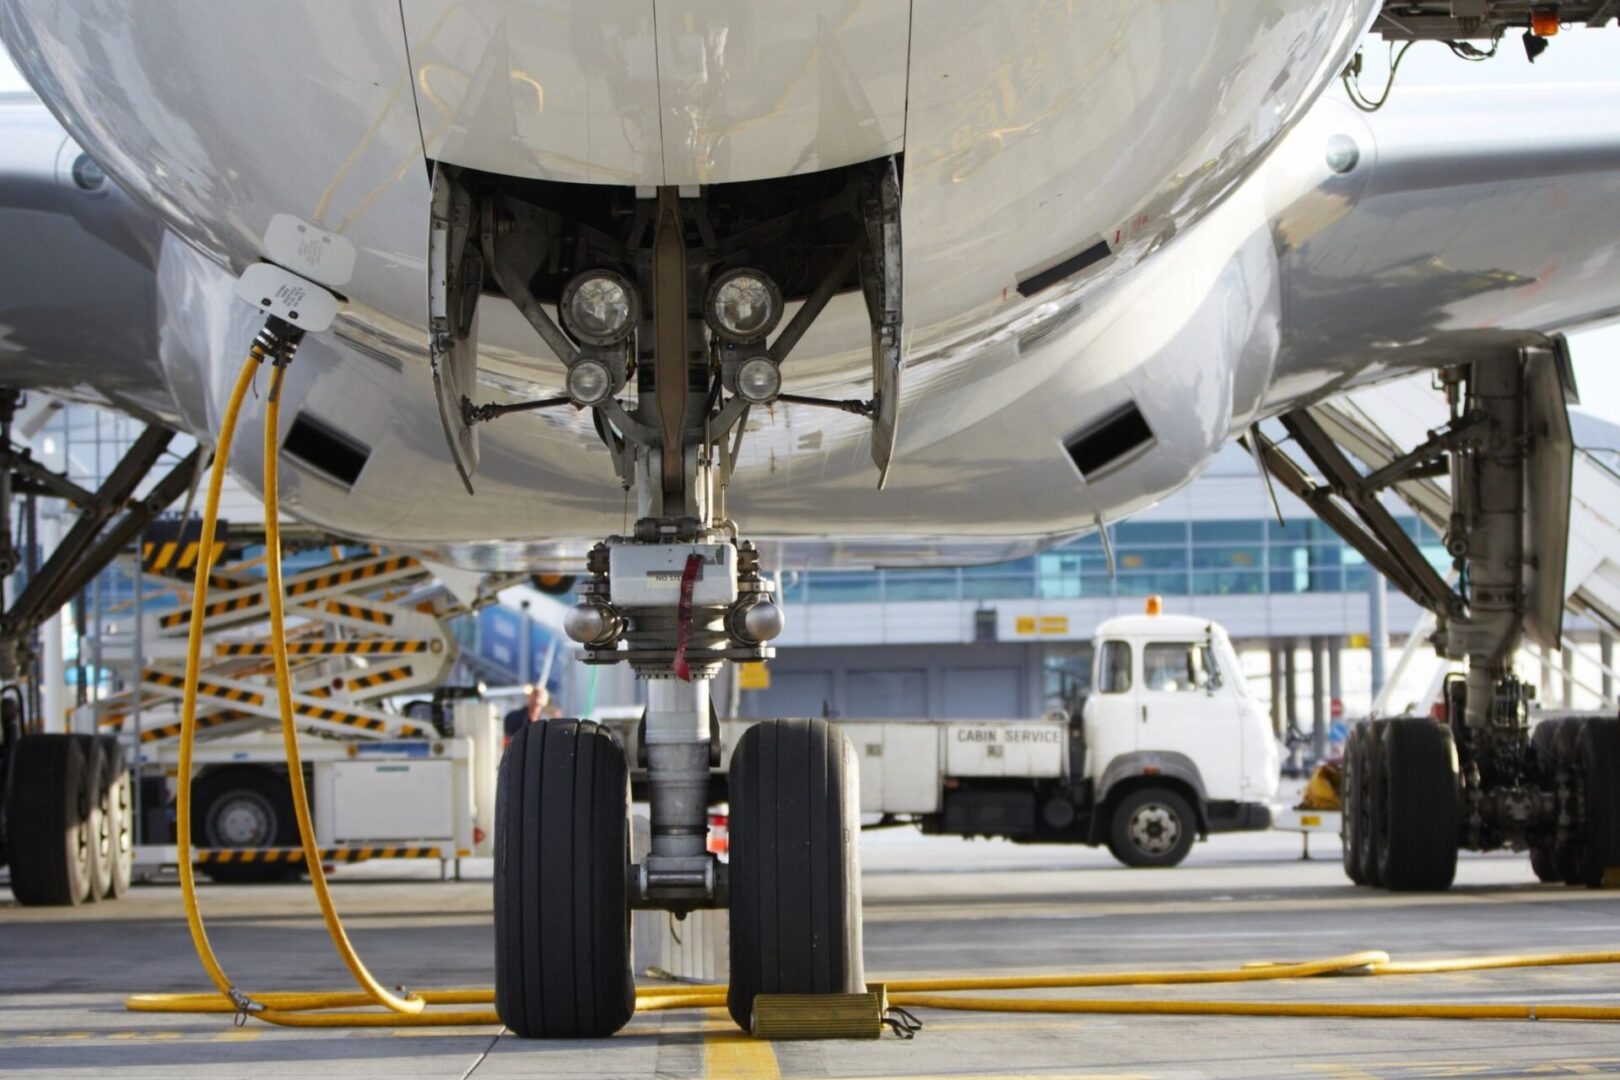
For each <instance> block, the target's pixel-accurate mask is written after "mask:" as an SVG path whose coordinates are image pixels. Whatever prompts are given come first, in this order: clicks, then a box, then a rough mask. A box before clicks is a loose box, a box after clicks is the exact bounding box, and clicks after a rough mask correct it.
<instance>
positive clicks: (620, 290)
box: [432, 162, 901, 1038]
mask: <svg viewBox="0 0 1620 1080" xmlns="http://www.w3.org/2000/svg"><path fill="white" fill-rule="evenodd" d="M480 183H482V184H486V185H492V184H494V183H495V181H492V180H486V181H482V182H480V181H477V180H476V179H474V178H470V177H468V176H466V175H463V174H461V173H458V172H456V171H454V170H450V169H444V170H441V173H440V175H439V177H438V178H437V180H436V191H437V195H436V201H435V206H436V207H437V208H438V210H436V217H435V233H434V237H435V243H436V244H440V245H441V246H443V247H444V248H445V250H444V252H443V254H442V257H436V258H435V265H436V266H443V267H444V268H445V270H446V274H445V278H444V281H445V286H444V288H442V289H440V290H439V291H438V292H436V293H435V294H434V296H433V297H432V302H433V304H434V305H435V306H434V310H435V312H442V313H443V315H444V320H443V323H444V327H445V330H446V332H445V334H444V335H442V340H441V338H435V343H434V350H435V353H434V358H435V364H436V370H437V371H439V372H440V374H441V376H443V377H441V378H440V380H439V382H438V383H437V388H438V392H439V394H440V406H441V409H440V411H441V415H442V416H443V417H444V419H445V427H446V435H447V437H448V440H449V444H450V446H451V449H452V453H453V455H454V456H455V457H456V461H457V466H458V468H459V469H460V471H461V473H462V476H463V479H464V480H465V481H467V483H468V485H469V486H471V481H472V472H473V470H474V469H475V468H476V465H477V453H476V448H477V442H476V439H473V438H472V437H471V434H470V433H471V429H472V426H473V425H474V424H478V423H484V422H487V421H491V420H494V419H496V418H497V417H499V416H501V415H504V414H505V413H507V412H512V411H518V410H520V409H525V408H553V407H563V406H568V405H572V406H573V407H575V408H582V409H583V408H588V409H591V410H592V411H593V413H594V415H595V419H596V422H597V430H598V432H599V434H600V435H601V437H602V441H603V443H604V444H605V445H606V447H607V449H608V450H609V453H610V455H611V457H612V460H613V467H614V471H615V473H616V474H617V475H618V477H619V479H620V481H621V483H622V484H623V486H624V487H625V489H626V490H627V492H629V493H632V494H633V496H634V499H635V505H636V520H635V524H634V527H633V528H632V529H631V530H630V531H629V532H628V534H627V535H624V536H611V537H608V538H606V539H605V540H603V541H602V542H601V543H598V544H597V545H596V546H595V547H594V548H593V549H592V551H591V552H590V555H589V557H588V558H587V560H586V567H585V569H586V574H585V575H583V576H582V577H581V578H580V579H579V582H578V586H577V594H578V598H579V599H578V603H577V605H576V606H575V608H574V609H573V610H572V611H571V612H570V614H569V616H568V618H567V620H566V624H565V628H566V630H567V632H568V634H569V635H570V636H571V637H572V638H573V639H574V640H576V641H578V642H579V643H580V645H581V646H582V649H581V652H580V657H581V659H582V660H583V661H584V662H585V663H587V664H614V663H628V664H630V665H631V667H632V668H633V669H634V670H635V673H636V675H637V677H638V678H639V679H641V680H642V681H643V682H644V684H645V686H646V702H647V709H646V714H645V719H644V721H643V728H642V732H641V736H640V738H639V740H638V742H639V747H638V753H639V755H640V758H641V760H640V761H639V762H638V764H639V765H641V766H644V767H645V769H646V772H647V791H648V803H649V805H650V817H651V841H650V846H649V850H648V851H647V852H646V854H645V855H644V856H643V857H642V858H641V859H640V861H639V862H632V861H631V858H630V852H629V850H628V846H627V840H626V837H627V803H626V800H627V791H628V765H629V763H628V762H627V760H626V756H625V751H624V749H623V747H622V746H621V745H620V743H619V741H618V740H617V739H616V738H615V737H614V736H613V735H612V734H611V733H610V732H608V731H607V730H605V729H603V728H600V727H598V726H596V725H595V724H591V723H588V722H584V721H573V720H567V721H551V722H549V723H546V724H534V725H529V726H528V727H526V728H525V729H524V730H523V731H522V732H520V734H519V735H518V737H517V738H515V739H514V740H513V741H512V744H511V745H510V747H509V748H508V750H507V751H506V757H505V758H504V760H503V761H502V763H501V771H500V780H499V791H498V793H497V820H496V831H495V853H496V854H495V857H496V871H495V922H496V965H497V968H496V982H497V994H496V1011H497V1013H498V1014H499V1016H500V1018H501V1019H502V1021H503V1022H505V1023H506V1024H507V1025H508V1026H509V1027H510V1028H511V1029H512V1030H513V1031H515V1032H516V1033H517V1034H519V1035H521V1036H525V1037H580V1038H586V1037H601V1036H605V1035H609V1034H612V1033H613V1032H614V1031H616V1030H618V1029H619V1028H620V1027H622V1026H623V1025H624V1024H625V1023H627V1022H628V1020H629V1018H630V1015H631V1013H632V1012H633V1010H634V1004H635V982H634V976H633V972H632V960H631V957H630V951H629V950H630V944H629V942H630V935H629V914H630V912H631V910H633V909H636V908H647V909H659V910H666V911H671V912H674V913H675V914H676V915H678V916H684V915H685V914H687V913H689V912H691V911H694V910H698V909H705V908H726V907H729V908H730V909H731V959H732V972H731V987H730V992H729V997H728V1006H729V1008H730V1011H731V1015H732V1017H733V1018H734V1019H735V1020H736V1021H737V1023H738V1024H739V1025H740V1026H742V1027H743V1028H744V1029H746V1030H753V1026H754V1024H753V1021H754V1006H755V998H756V997H757V996H758V995H760V994H862V993H864V992H865V989H866V987H865V973H864V969H863V965H862V959H861V896H860V866H859V855H858V848H857V844H858V840H859V834H860V821H859V807H860V799H859V780H858V770H857V761H856V756H855V754H854V750H853V748H852V746H851V744H850V742H849V740H848V738H847V737H846V736H844V735H843V734H842V733H841V732H839V731H838V730H837V729H836V728H833V727H832V726H830V725H828V724H826V723H825V722H823V721H820V720H783V721H766V722H763V723H760V724H758V725H756V726H754V727H752V728H751V729H750V730H749V731H748V732H747V733H746V734H745V735H744V736H743V737H742V738H741V739H740V740H739V742H738V744H737V746H736V748H735V753H734V754H733V756H732V759H731V776H730V802H731V814H730V827H731V846H730V861H729V863H722V862H720V861H719V860H718V859H717V858H716V856H715V855H714V854H713V853H712V852H710V851H709V849H708V824H709V801H710V790H711V773H712V770H714V769H715V768H716V767H717V766H719V765H720V763H721V759H722V754H721V748H720V744H719V732H718V728H717V725H716V724H715V723H714V721H713V719H712V710H711V707H710V685H711V682H712V680H713V679H714V678H715V676H716V675H718V674H719V672H720V670H721V668H722V666H723V665H724V664H725V663H727V662H728V661H730V662H749V661H760V660H764V659H767V658H769V657H770V656H772V655H774V650H773V649H772V648H771V646H770V645H769V644H768V643H769V642H770V641H771V640H772V639H773V638H775V637H776V636H777V635H778V634H779V633H780V632H781V630H782V611H781V608H780V607H779V606H778V605H777V602H776V598H775V595H774V583H773V582H772V581H771V579H770V578H769V577H768V576H767V575H766V574H765V573H764V572H763V571H762V568H761V565H760V555H759V552H758V550H757V549H756V548H755V547H754V545H753V544H752V543H751V542H749V541H748V540H746V539H743V538H742V537H741V536H740V535H739V531H738V528H737V525H736V524H735V523H734V522H732V521H731V520H729V518H728V517H727V515H726V512H725V496H726V489H727V487H728V486H729V484H730V483H731V480H732V475H733V472H734V470H735V466H736V463H737V455H738V451H739V447H740V443H741V438H742V433H743V431H744V430H745V429H746V424H747V419H748V413H749V410H750V409H751V408H756V407H764V406H770V405H772V404H773V403H775V402H777V401H783V402H789V403H792V406H793V407H799V406H804V405H809V406H831V407H838V408H846V410H847V411H856V412H858V413H859V414H860V415H863V416H867V417H868V418H869V419H871V421H872V423H873V456H874V463H875V464H876V465H877V466H878V469H879V472H880V475H881V474H882V473H883V472H885V471H886V470H887V467H888V465H889V461H890V458H891V456H892V453H893V449H894V431H895V421H896V406H897V396H898V386H899V382H898V380H899V341H900V327H901V322H900V274H899V258H900V244H899V232H898V230H899V187H898V169H897V166H896V164H895V163H894V162H878V163H870V164H869V165H867V166H861V167H858V168H854V169H852V171H851V172H850V174H849V175H848V177H847V178H845V182H843V183H841V184H838V185H835V186H832V187H830V188H828V189H827V190H828V192H829V193H828V194H827V195H826V201H825V203H824V205H823V206H822V207H821V213H820V214H819V215H814V214H808V213H806V212H805V210H806V208H805V207H803V206H793V207H789V208H787V209H786V212H784V213H783V214H781V215H780V216H779V217H778V218H775V219H770V220H764V219H762V215H764V214H765V211H766V209H767V208H768V207H769V206H770V205H772V204H771V203H770V200H769V199H767V198H765V197H764V196H763V195H761V196H760V197H759V198H757V199H754V200H750V199H749V198H747V197H742V196H735V197H734V198H733V200H732V201H727V200H722V199H717V200H715V201H713V202H709V201H706V200H705V199H704V198H703V196H702V195H701V193H700V194H699V195H698V196H697V197H696V198H693V197H690V196H689V194H688V193H686V192H678V191H677V190H676V189H674V188H664V189H660V190H658V191H657V192H656V193H655V197H654V198H651V199H644V198H637V199H635V200H634V203H633V205H631V204H626V205H625V206H624V207H620V208H619V209H622V210H623V211H624V212H623V213H603V214H602V215H601V216H600V221H599V224H600V226H601V227H600V228H593V229H585V228H583V227H581V228H580V229H579V231H578V234H577V235H574V236H569V235H567V231H568V226H567V224H566V222H565V221H563V220H562V217H561V215H558V214H553V213H549V212H547V211H546V210H545V208H543V207H538V208H537V207H535V206H532V205H525V204H523V203H521V201H520V200H519V199H518V197H517V196H516V195H505V194H502V193H501V192H500V191H499V190H491V188H490V187H489V186H480ZM537 190H540V191H542V193H543V192H544V189H543V188H541V189H537ZM807 190H808V189H807ZM530 197H532V193H531V196H530ZM609 209H612V208H609ZM728 213H730V214H736V215H738V216H737V218H736V220H732V221H728V220H726V218H725V216H724V215H726V214H728ZM480 223H481V224H480ZM615 223H622V225H623V229H624V231H623V233H622V235H617V236H614V237H611V238H607V239H604V237H607V236H608V233H607V230H611V229H614V228H618V227H619V225H618V224H615ZM441 226H442V227H441ZM478 232H481V239H478V240H477V243H476V244H475V239H477V238H476V237H475V235H474V234H475V233H478ZM749 237H753V238H758V242H759V243H760V244H761V245H763V246H761V247H753V248H751V247H749V246H748V245H747V244H746V243H745V240H746V238H749ZM771 244H776V245H778V246H777V247H771V246H770V245H771ZM553 256H554V257H553ZM798 256H802V258H801V257H798ZM563 260H567V261H566V263H564V262H563ZM744 260H747V261H744ZM552 263H557V264H559V265H567V266H568V267H569V269H568V271H567V272H568V273H569V274H571V275H572V277H571V278H570V279H569V280H568V281H567V282H566V284H564V285H563V287H562V288H561V290H560V291H559V292H558V293H557V296H558V298H559V300H558V302H559V315H560V321H561V323H562V328H560V327H559V326H558V325H557V323H555V322H553V321H552V320H551V318H550V316H549V315H548V314H547V312H546V311H545V310H544V308H543V307H542V305H541V303H540V302H539V300H538V299H537V298H536V296H535V295H534V292H533V291H532V290H534V289H540V288H549V287H550V286H548V285H547V284H546V282H547V280H548V279H547V277H546V273H545V267H547V266H548V265H551V264H552ZM485 267H488V268H489V270H490V272H491V274H492V275H493V277H494V280H495V281H496V282H497V283H498V284H499V285H500V287H501V288H502V290H503V291H504V292H505V293H506V294H507V296H508V298H509V299H511V300H512V301H513V302H514V304H515V305H516V307H517V308H518V310H519V311H520V312H522V313H523V314H524V315H525V316H526V317H527V318H528V319H529V321H530V322H531V323H532V324H533V325H534V327H535V329H536V331H537V332H538V333H539V335H540V337H541V339H542V340H543V341H545V342H546V343H547V345H548V346H549V347H551V348H552V350H553V351H554V352H556V353H557V356H558V359H559V360H561V361H562V362H563V364H564V365H565V366H566V368H567V380H566V387H567V390H568V396H567V397H564V398H557V399H544V400H540V401H536V402H532V403H527V404H519V405H508V406H476V405H474V404H473V403H472V402H471V401H469V400H467V399H465V398H462V399H461V400H460V401H457V400H456V395H457V393H459V391H458V389H457V388H458V387H463V388H464V387H470V386H471V385H473V383H474V382H475V378H474V376H475V374H476V373H475V371H472V370H471V369H470V368H469V365H470V364H471V363H473V361H474V359H475V356H476V351H475V349H474V348H473V345H474V342H473V340H472V334H473V332H474V328H475V326H476V320H475V318H474V313H475V307H476V295H473V296H471V297H470V298H469V296H468V292H469V291H470V290H473V289H477V288H481V286H482V283H483V281H484V279H485V274H484V268H485ZM536 267H539V269H536ZM762 267H764V269H762ZM458 268H461V269H458ZM435 280H436V281H437V280H438V279H435ZM779 281H783V282H787V283H788V286H786V287H784V286H781V285H779V284H778V282H779ZM537 283H538V284H537ZM553 284H555V283H553ZM856 287H859V288H860V290H861V292H862V294H863V298H864V300H865V307H866V310H867V315H868V318H869V320H870V322H871V329H872V350H873V400H872V401H869V402H832V401H823V400H821V399H818V398H807V397H799V396H795V395H788V394H783V393H782V376H781V372H780V369H781V367H782V364H783V361H784V360H785V359H787V358H788V355H789V354H790V353H791V352H792V350H793V348H794V346H795V344H796V343H797V342H798V341H799V340H800V339H801V338H802V337H803V335H804V333H805V331H806V330H807V329H808V328H809V326H810V324H811V323H812V322H813V321H814V320H815V319H816V318H817V316H818V315H819V314H820V313H821V312H822V311H823V310H824V309H825V308H826V306H827V305H828V303H829V302H830V301H831V300H832V299H833V297H834V296H835V295H836V294H837V293H838V292H840V291H845V290H851V289H853V288H856ZM458 290H459V291H458ZM784 293H788V294H789V295H788V296H787V299H798V300H802V304H801V306H800V307H799V309H798V311H797V312H796V313H795V315H794V316H793V318H792V319H791V320H789V321H788V322H787V324H786V325H785V326H783V327H782V329H781V330H780V332H779V333H777V334H776V336H775V339H774V340H768V338H769V337H770V335H771V332H772V330H773V329H775V328H776V326H777V323H778V320H779V319H780V318H781V315H782V307H783V304H784V303H785V300H784ZM699 297H701V298H703V300H702V302H701V303H694V302H692V300H693V299H695V298H699ZM563 328H566V329H567V331H568V334H567V335H565V334H564V333H563Z"/></svg>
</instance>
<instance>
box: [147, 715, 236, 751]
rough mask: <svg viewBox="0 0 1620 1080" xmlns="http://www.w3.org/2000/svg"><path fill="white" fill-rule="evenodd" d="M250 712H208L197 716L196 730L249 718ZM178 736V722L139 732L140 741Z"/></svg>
mask: <svg viewBox="0 0 1620 1080" xmlns="http://www.w3.org/2000/svg"><path fill="white" fill-rule="evenodd" d="M252 718H253V714H252V713H245V712H240V711H238V710H236V709H225V710H224V711H222V712H217V713H210V714H209V715H207V716H199V717H197V730H198V731H207V730H208V729H209V728H212V727H219V726H220V725H221V724H228V723H230V722H231V721H232V720H251V719H252ZM179 736H180V722H179V721H178V720H177V721H175V722H174V723H172V724H164V725H162V726H161V727H155V728H146V729H144V730H143V731H142V732H141V742H143V743H149V742H157V741H158V740H159V739H174V738H178V737H179Z"/></svg>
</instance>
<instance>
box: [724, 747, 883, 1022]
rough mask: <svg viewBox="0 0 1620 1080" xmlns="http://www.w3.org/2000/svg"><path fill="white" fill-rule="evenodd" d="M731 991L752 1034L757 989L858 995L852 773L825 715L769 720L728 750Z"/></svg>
mask: <svg viewBox="0 0 1620 1080" xmlns="http://www.w3.org/2000/svg"><path fill="white" fill-rule="evenodd" d="M730 796H731V819H730V836H731V845H730V850H731V865H730V890H731V987H730V990H729V991H728V992H727V995H726V1005H727V1007H728V1008H729V1009H730V1011H731V1018H732V1019H733V1020H735V1021H736V1022H737V1025H738V1026H739V1027H741V1028H742V1029H743V1030H744V1031H750V1030H752V1021H753V1012H754V998H755V996H756V995H758V994H859V993H863V992H865V990H866V974H865V969H864V965H863V962H862V954H861V868H860V849H859V842H860V777H859V773H858V765H857V763H856V758H855V749H854V745H853V744H852V743H851V742H850V741H849V737H848V736H847V735H845V734H844V733H843V732H841V731H839V730H838V729H837V728H834V727H833V726H832V725H830V724H828V723H827V722H826V721H824V720H777V721H765V722H763V723H759V724H755V725H754V726H753V727H751V728H749V729H748V730H747V731H746V732H745V733H744V734H743V736H742V738H740V739H739V740H738V741H737V747H736V750H735V752H734V753H733V754H732V757H731V779H730Z"/></svg>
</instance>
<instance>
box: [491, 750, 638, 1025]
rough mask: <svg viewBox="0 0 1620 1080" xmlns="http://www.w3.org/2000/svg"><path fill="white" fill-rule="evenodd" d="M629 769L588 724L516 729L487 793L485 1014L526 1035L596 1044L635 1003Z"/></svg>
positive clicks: (620, 754)
mask: <svg viewBox="0 0 1620 1080" xmlns="http://www.w3.org/2000/svg"><path fill="white" fill-rule="evenodd" d="M629 790H630V771H629V764H628V763H627V762H626V760H625V756H624V748H623V747H622V746H620V745H619V741H618V740H617V739H615V738H614V737H613V736H612V734H610V733H609V732H608V730H607V729H606V728H603V727H599V726H598V725H596V724H593V723H590V722H588V721H580V720H550V721H547V722H546V723H543V724H525V725H524V726H523V727H522V728H520V729H519V730H518V733H517V734H516V735H514V736H513V737H512V742H511V744H510V745H509V746H508V747H507V749H506V754H505V756H504V757H503V758H502V759H501V770H500V779H499V781H498V786H497V789H496V795H495V1011H496V1013H498V1014H499V1015H500V1018H501V1022H502V1023H504V1024H505V1025H506V1026H507V1027H509V1028H511V1029H512V1031H513V1032H514V1033H515V1034H517V1035H518V1036H519V1037H521V1038H525V1039H594V1038H605V1037H606V1036H608V1035H612V1034H613V1033H614V1032H615V1031H618V1030H619V1029H620V1028H622V1027H624V1025H625V1024H627V1023H628V1022H629V1021H630V1014H631V1013H632V1012H634V1011H635V1006H636V980H635V974H634V972H632V971H631V969H630V904H629V901H628V899H627V896H626V887H625V886H626V877H627V870H628V867H629V851H630V848H629V843H630V840H629V819H630V804H629Z"/></svg>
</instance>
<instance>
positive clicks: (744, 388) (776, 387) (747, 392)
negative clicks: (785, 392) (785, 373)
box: [737, 356, 782, 405]
mask: <svg viewBox="0 0 1620 1080" xmlns="http://www.w3.org/2000/svg"><path fill="white" fill-rule="evenodd" d="M781 392H782V372H781V370H780V369H778V368H777V366H776V365H775V364H773V363H771V361H770V359H769V358H768V357H764V356H756V357H754V358H753V359H751V360H744V361H743V363H742V366H741V367H739V368H738V369H737V393H739V394H741V395H742V396H743V398H744V399H746V400H748V401H751V402H753V403H754V404H755V405H763V404H765V403H766V402H769V401H775V400H776V395H777V394H779V393H781Z"/></svg>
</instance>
